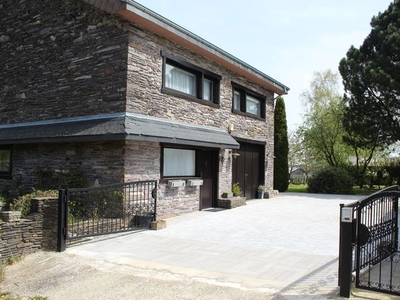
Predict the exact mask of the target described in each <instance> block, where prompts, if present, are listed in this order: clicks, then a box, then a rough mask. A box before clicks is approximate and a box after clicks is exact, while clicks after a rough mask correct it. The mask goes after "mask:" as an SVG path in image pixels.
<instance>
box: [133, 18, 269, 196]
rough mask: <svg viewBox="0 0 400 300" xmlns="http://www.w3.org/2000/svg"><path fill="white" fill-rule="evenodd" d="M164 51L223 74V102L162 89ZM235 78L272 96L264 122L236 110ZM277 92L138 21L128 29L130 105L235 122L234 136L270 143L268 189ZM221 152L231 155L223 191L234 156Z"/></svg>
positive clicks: (194, 120) (211, 122) (189, 118)
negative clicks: (213, 102)
mask: <svg viewBox="0 0 400 300" xmlns="http://www.w3.org/2000/svg"><path fill="white" fill-rule="evenodd" d="M161 51H166V52H168V53H169V54H172V55H174V56H176V57H178V58H180V59H183V60H184V61H187V62H189V63H191V64H194V65H196V66H198V67H201V68H203V69H206V70H209V71H211V72H213V73H216V74H218V75H220V76H221V77H222V79H221V82H220V107H219V108H216V107H211V106H208V105H204V104H202V103H197V102H193V101H190V100H187V99H184V98H179V97H177V96H173V95H170V94H166V93H162V92H161V89H162V67H163V62H162V60H163V58H162V55H161ZM232 82H235V83H237V84H240V85H242V86H245V87H247V88H249V89H251V90H253V91H255V92H257V93H259V94H261V95H264V96H265V97H266V98H267V101H266V120H265V121H264V120H260V119H256V118H252V117H248V116H243V115H239V114H234V113H232V97H233V95H232V93H233V90H232ZM273 96H274V95H273V93H272V92H271V91H269V90H267V89H266V88H264V87H262V86H260V85H258V84H256V83H254V82H251V81H249V80H247V79H246V78H243V77H241V76H238V75H237V74H235V73H233V72H231V71H230V70H228V69H226V68H225V67H223V66H221V65H218V64H217V63H215V62H213V61H211V60H209V59H207V58H205V57H203V56H201V55H199V54H196V53H193V52H191V51H189V50H187V49H185V48H183V47H181V46H179V45H177V44H175V43H173V42H171V41H170V40H168V39H166V38H164V37H161V36H158V35H155V34H154V33H152V32H150V31H147V30H145V29H143V28H140V27H138V26H131V27H130V29H129V55H128V85H127V110H128V111H130V112H135V113H141V114H145V115H150V116H155V117H160V118H167V119H171V120H177V121H183V122H186V123H191V124H198V125H207V126H213V127H217V128H222V129H224V130H227V128H228V124H233V125H234V132H233V134H232V135H233V136H234V137H237V138H242V139H246V140H248V141H249V142H251V140H255V141H262V142H265V143H266V151H265V153H266V155H265V165H266V174H265V178H266V184H265V185H266V187H267V189H269V188H272V186H273V182H272V178H273V160H272V157H273V148H274V143H273V139H274V134H273V133H274V128H273V126H274V120H273V111H274V98H273ZM220 155H221V156H224V157H226V158H227V159H226V160H224V163H222V164H220V174H219V178H220V182H219V189H220V193H222V191H223V190H225V189H230V187H231V161H228V157H227V155H228V153H225V152H221V153H220ZM268 159H269V160H270V161H269V162H268V161H267V160H268ZM220 193H219V194H220Z"/></svg>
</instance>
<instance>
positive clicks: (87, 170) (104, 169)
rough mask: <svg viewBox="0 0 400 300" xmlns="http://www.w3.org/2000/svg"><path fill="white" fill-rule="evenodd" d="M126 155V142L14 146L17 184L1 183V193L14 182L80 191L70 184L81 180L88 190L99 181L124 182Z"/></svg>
mask: <svg viewBox="0 0 400 300" xmlns="http://www.w3.org/2000/svg"><path fill="white" fill-rule="evenodd" d="M124 153H125V142H124V141H107V142H87V143H54V144H32V145H31V144H21V145H14V147H13V164H12V174H13V179H14V181H11V180H0V191H1V189H2V188H3V187H4V185H6V184H8V185H11V186H12V185H14V184H15V182H18V183H19V184H20V185H23V186H26V187H34V188H36V189H59V188H60V186H61V187H67V186H68V187H70V188H71V187H80V186H71V184H68V183H69V182H71V180H72V181H74V182H76V180H77V179H79V177H82V176H83V178H84V179H85V186H88V187H90V186H94V185H95V183H96V181H97V182H98V183H99V184H101V185H107V184H113V183H120V182H123V181H124V161H125V158H124ZM79 174H81V175H82V176H79ZM72 185H73V184H72Z"/></svg>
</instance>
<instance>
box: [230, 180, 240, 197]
mask: <svg viewBox="0 0 400 300" xmlns="http://www.w3.org/2000/svg"><path fill="white" fill-rule="evenodd" d="M232 193H233V196H240V194H241V193H242V189H241V188H240V185H239V182H236V183H234V184H233V185H232Z"/></svg>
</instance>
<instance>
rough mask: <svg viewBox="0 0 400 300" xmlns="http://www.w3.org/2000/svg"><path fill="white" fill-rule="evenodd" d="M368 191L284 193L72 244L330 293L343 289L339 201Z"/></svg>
mask: <svg viewBox="0 0 400 300" xmlns="http://www.w3.org/2000/svg"><path fill="white" fill-rule="evenodd" d="M360 198H361V197H357V196H337V195H314V194H292V193H284V194H281V195H279V196H278V197H275V198H272V199H263V200H250V201H247V205H246V206H242V207H239V208H235V209H232V210H225V209H210V210H205V211H201V212H195V213H192V214H187V215H184V216H179V217H175V218H171V219H168V220H167V228H166V229H163V230H160V231H143V232H139V233H133V234H125V235H119V236H114V237H112V238H108V239H104V240H94V241H93V242H90V243H86V244H80V245H77V246H72V247H69V248H68V249H67V251H66V252H67V253H69V254H74V255H77V256H82V257H87V258H91V259H94V260H97V261H106V262H109V263H114V264H120V265H135V266H141V267H143V268H151V269H153V270H168V271H169V272H172V273H175V274H184V275H187V276H190V277H192V278H196V279H197V280H200V281H203V282H209V283H214V284H220V285H228V286H234V287H238V288H241V289H252V290H254V289H255V290H258V291H263V292H265V294H266V295H269V296H275V297H278V296H279V297H290V296H300V297H303V298H304V297H317V298H318V299H325V298H327V297H329V296H333V295H335V294H337V291H338V290H337V259H338V251H339V250H338V236H339V204H340V203H349V202H352V201H355V200H357V199H360ZM282 299H285V298H282Z"/></svg>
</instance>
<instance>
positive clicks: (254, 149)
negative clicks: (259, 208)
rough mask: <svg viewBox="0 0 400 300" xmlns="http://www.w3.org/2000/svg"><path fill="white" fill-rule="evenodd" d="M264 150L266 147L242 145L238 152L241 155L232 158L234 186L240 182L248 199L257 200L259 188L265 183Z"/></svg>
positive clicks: (243, 194)
mask: <svg viewBox="0 0 400 300" xmlns="http://www.w3.org/2000/svg"><path fill="white" fill-rule="evenodd" d="M264 149H265V146H264V145H258V144H250V143H240V149H239V150H236V152H237V153H239V154H240V155H239V156H233V158H232V159H233V163H232V168H233V169H232V184H233V183H235V182H239V184H240V187H241V188H242V196H244V197H246V199H253V198H256V197H257V187H258V186H259V185H260V184H261V183H263V182H264V176H265V175H264V174H265V171H264V170H265V165H264V157H265V155H264V153H265V152H264V151H265V150H264Z"/></svg>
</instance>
